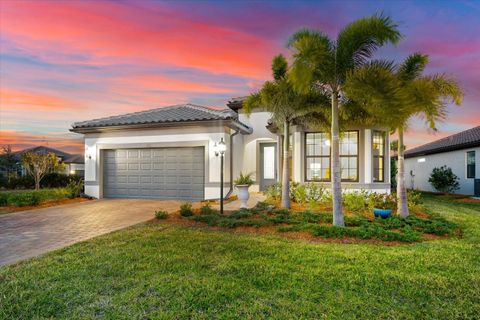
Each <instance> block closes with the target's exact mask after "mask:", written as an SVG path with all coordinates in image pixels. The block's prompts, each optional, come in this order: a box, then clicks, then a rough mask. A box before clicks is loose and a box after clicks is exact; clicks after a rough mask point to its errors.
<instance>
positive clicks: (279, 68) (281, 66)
mask: <svg viewBox="0 0 480 320" xmlns="http://www.w3.org/2000/svg"><path fill="white" fill-rule="evenodd" d="M287 69H288V62H287V59H286V58H285V57H284V56H283V54H279V55H276V56H275V57H274V58H273V60H272V74H273V79H275V80H277V81H278V80H280V79H282V78H284V77H285V75H286V74H287Z"/></svg>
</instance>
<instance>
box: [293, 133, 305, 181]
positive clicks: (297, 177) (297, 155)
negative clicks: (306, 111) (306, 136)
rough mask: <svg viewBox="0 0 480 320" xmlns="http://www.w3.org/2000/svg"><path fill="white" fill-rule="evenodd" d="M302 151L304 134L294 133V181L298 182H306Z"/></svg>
mask: <svg viewBox="0 0 480 320" xmlns="http://www.w3.org/2000/svg"><path fill="white" fill-rule="evenodd" d="M302 149H303V141H302V132H301V131H297V130H296V128H295V131H294V133H293V155H292V156H293V168H292V170H293V180H294V181H296V182H304V179H303V175H302V167H303V166H302V164H303V161H302V160H303V158H302Z"/></svg>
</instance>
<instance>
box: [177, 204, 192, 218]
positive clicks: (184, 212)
mask: <svg viewBox="0 0 480 320" xmlns="http://www.w3.org/2000/svg"><path fill="white" fill-rule="evenodd" d="M180 215H181V216H182V217H190V216H193V210H192V204H191V203H188V202H185V203H184V204H182V205H181V206H180Z"/></svg>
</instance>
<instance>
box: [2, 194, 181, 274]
mask: <svg viewBox="0 0 480 320" xmlns="http://www.w3.org/2000/svg"><path fill="white" fill-rule="evenodd" d="M179 205H180V202H178V201H173V200H172V201H170V200H169V201H160V200H144V199H102V200H94V201H89V202H80V203H75V204H67V205H61V206H56V207H50V208H43V209H36V210H30V211H23V212H17V213H10V214H5V215H0V265H5V264H10V263H14V262H17V261H20V260H24V259H27V258H30V257H34V256H37V255H40V254H43V253H46V252H48V251H51V250H54V249H59V248H62V247H65V246H68V245H71V244H73V243H75V242H79V241H83V240H87V239H89V238H92V237H95V236H98V235H101V234H105V233H108V232H111V231H114V230H118V229H122V228H125V227H128V226H130V225H133V224H136V223H140V222H143V221H146V220H149V219H152V218H153V214H154V211H155V210H159V209H162V210H167V211H175V210H177V209H178V207H179Z"/></svg>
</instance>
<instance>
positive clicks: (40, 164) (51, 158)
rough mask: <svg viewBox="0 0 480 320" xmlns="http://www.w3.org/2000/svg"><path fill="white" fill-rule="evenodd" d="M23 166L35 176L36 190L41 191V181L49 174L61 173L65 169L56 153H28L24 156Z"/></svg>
mask: <svg viewBox="0 0 480 320" xmlns="http://www.w3.org/2000/svg"><path fill="white" fill-rule="evenodd" d="M22 164H23V166H24V168H25V170H26V171H27V173H28V174H30V175H32V176H33V179H34V180H35V190H38V189H40V181H42V179H43V177H45V175H46V174H47V173H50V172H55V171H59V170H61V169H62V168H63V165H62V164H61V163H60V162H59V160H58V158H57V156H56V155H55V154H54V153H48V154H40V153H36V152H27V153H25V154H24V155H23V158H22Z"/></svg>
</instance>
